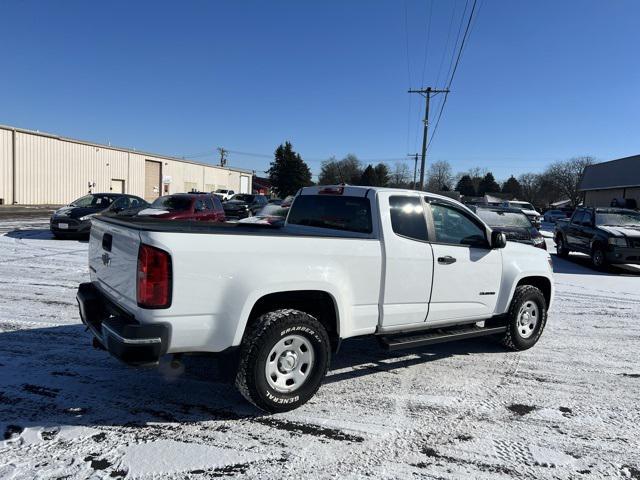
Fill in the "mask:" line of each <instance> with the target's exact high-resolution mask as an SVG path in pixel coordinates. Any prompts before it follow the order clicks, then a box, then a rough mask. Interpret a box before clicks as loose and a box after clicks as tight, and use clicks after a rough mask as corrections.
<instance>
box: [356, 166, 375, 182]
mask: <svg viewBox="0 0 640 480" xmlns="http://www.w3.org/2000/svg"><path fill="white" fill-rule="evenodd" d="M377 181H378V176H377V175H376V171H375V170H374V168H373V167H372V166H371V165H367V168H365V169H364V171H363V172H362V176H361V177H360V181H359V182H358V184H359V185H364V186H367V187H375V186H376V182H377Z"/></svg>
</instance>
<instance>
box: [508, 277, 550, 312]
mask: <svg viewBox="0 0 640 480" xmlns="http://www.w3.org/2000/svg"><path fill="white" fill-rule="evenodd" d="M521 285H531V286H532V287H536V288H537V289H539V290H540V291H541V292H542V295H543V296H544V299H545V301H546V302H547V309H548V308H549V306H550V305H551V299H552V295H553V286H552V284H551V280H550V279H549V278H547V277H543V276H530V277H523V278H521V279H520V280H519V281H518V283H517V284H516V287H515V288H518V287H519V286H521ZM514 291H515V289H514ZM512 297H513V295H512Z"/></svg>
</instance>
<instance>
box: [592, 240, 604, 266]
mask: <svg viewBox="0 0 640 480" xmlns="http://www.w3.org/2000/svg"><path fill="white" fill-rule="evenodd" d="M591 264H592V265H593V267H594V268H595V269H596V270H603V269H605V268H606V267H607V257H606V255H605V253H604V249H603V248H602V247H601V246H600V245H594V246H593V249H592V250H591Z"/></svg>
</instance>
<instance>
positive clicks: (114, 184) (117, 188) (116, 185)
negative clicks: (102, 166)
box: [111, 178, 124, 193]
mask: <svg viewBox="0 0 640 480" xmlns="http://www.w3.org/2000/svg"><path fill="white" fill-rule="evenodd" d="M111 193H124V180H118V179H116V178H112V179H111Z"/></svg>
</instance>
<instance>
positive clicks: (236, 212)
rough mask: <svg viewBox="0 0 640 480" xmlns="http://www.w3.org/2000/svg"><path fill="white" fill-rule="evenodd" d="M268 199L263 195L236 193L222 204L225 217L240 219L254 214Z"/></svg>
mask: <svg viewBox="0 0 640 480" xmlns="http://www.w3.org/2000/svg"><path fill="white" fill-rule="evenodd" d="M268 203H269V201H268V200H267V197H265V196H264V195H249V194H247V193H236V194H235V195H234V196H233V197H231V200H228V201H226V202H224V203H223V204H222V206H223V207H224V213H225V215H226V216H227V219H241V218H247V217H251V216H253V215H255V214H256V213H257V212H258V211H259V210H260V209H261V208H262V207H264V206H265V205H267V204H268Z"/></svg>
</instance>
